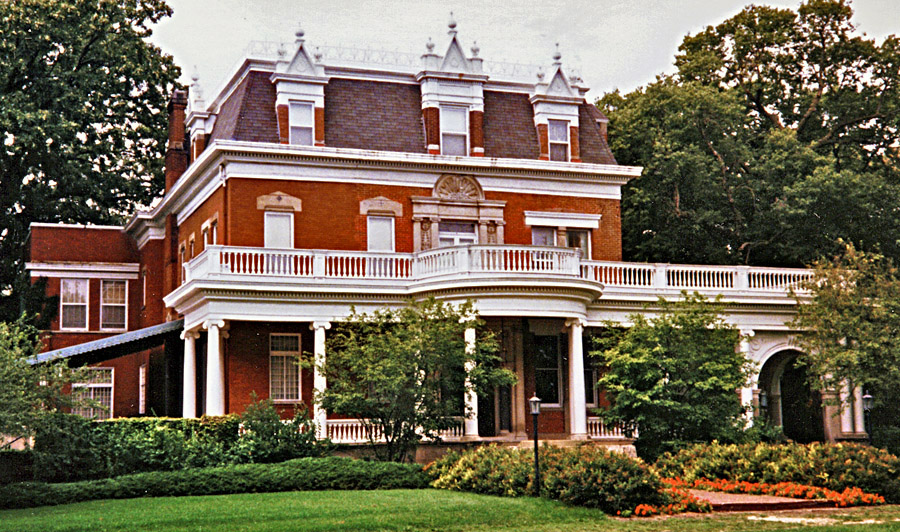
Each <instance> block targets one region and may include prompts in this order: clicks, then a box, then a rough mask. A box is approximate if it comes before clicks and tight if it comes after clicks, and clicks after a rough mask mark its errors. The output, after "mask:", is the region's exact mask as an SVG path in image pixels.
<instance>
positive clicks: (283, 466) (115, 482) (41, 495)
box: [0, 457, 428, 509]
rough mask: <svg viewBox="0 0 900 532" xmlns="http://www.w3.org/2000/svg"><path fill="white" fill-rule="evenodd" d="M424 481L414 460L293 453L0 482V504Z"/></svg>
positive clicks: (407, 485) (410, 485)
mask: <svg viewBox="0 0 900 532" xmlns="http://www.w3.org/2000/svg"><path fill="white" fill-rule="evenodd" d="M427 485H428V479H427V477H426V476H425V475H424V474H423V473H422V468H421V467H420V466H418V465H415V464H397V463H390V462H364V461H361V460H352V459H350V458H336V457H329V458H298V459H296V460H290V461H287V462H282V463H280V464H240V465H231V466H226V467H216V468H204V469H189V470H182V471H155V472H150V473H139V474H135V475H125V476H121V477H117V478H111V479H102V480H89V481H83V482H72V483H65V484H48V483H43V482H22V483H19V484H11V485H8V486H2V487H0V508H4V509H10V508H30V507H35V506H48V505H56V504H69V503H74V502H81V501H89V500H98V499H130V498H137V497H164V496H174V497H180V496H188V495H221V494H234V493H261V492H279V491H313V490H372V489H418V488H424V487H426V486H427Z"/></svg>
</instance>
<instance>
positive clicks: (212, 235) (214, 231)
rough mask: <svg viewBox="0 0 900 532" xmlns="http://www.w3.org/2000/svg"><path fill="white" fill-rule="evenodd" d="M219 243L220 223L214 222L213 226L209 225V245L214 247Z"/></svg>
mask: <svg viewBox="0 0 900 532" xmlns="http://www.w3.org/2000/svg"><path fill="white" fill-rule="evenodd" d="M218 241H219V221H218V220H213V221H212V223H211V224H209V243H210V244H212V245H213V246H215V245H216V243H218Z"/></svg>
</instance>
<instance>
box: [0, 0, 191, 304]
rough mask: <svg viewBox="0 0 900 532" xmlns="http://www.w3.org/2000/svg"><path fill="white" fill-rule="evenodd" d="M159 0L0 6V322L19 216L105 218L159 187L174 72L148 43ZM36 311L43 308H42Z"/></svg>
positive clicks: (12, 285) (20, 233)
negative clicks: (167, 109)
mask: <svg viewBox="0 0 900 532" xmlns="http://www.w3.org/2000/svg"><path fill="white" fill-rule="evenodd" d="M169 15H171V9H170V8H169V7H168V6H167V5H166V4H165V2H164V1H163V0H135V1H130V2H122V1H118V0H21V1H16V2H0V35H2V36H3V38H2V39H0V132H2V137H0V175H2V176H3V179H2V180H0V320H2V321H11V320H14V319H15V317H16V316H17V315H18V313H19V303H20V298H21V300H24V301H26V302H27V303H29V304H32V305H35V306H34V308H29V309H28V310H30V311H33V312H40V311H45V314H46V312H51V313H52V312H55V308H54V307H53V306H46V307H44V306H43V305H41V298H39V297H37V293H36V291H35V290H33V289H32V287H31V285H30V283H29V282H28V281H27V279H26V278H25V277H24V275H23V271H24V252H25V246H24V245H23V244H24V242H25V240H26V237H27V235H28V227H29V224H30V223H31V222H80V223H108V222H113V221H118V220H120V219H121V216H123V215H124V214H126V213H128V212H130V211H131V210H132V209H133V207H134V205H135V204H144V205H146V204H149V202H150V201H151V200H152V199H153V198H154V197H155V196H156V195H157V194H158V193H159V191H160V190H162V188H163V183H164V181H163V155H164V151H165V140H166V132H167V127H166V116H167V115H166V99H167V97H168V94H169V92H170V91H171V90H172V89H173V88H174V87H175V85H176V80H177V79H178V76H179V75H180V69H179V68H178V67H176V66H175V64H174V63H173V61H172V57H171V56H168V55H165V54H163V53H162V52H161V51H160V50H159V48H157V47H156V46H154V45H152V44H151V43H150V42H149V41H148V40H147V37H149V36H150V34H151V30H150V26H151V25H153V24H155V23H157V22H158V21H159V20H161V19H162V18H164V17H167V16H169ZM43 317H44V318H46V315H45V316H43Z"/></svg>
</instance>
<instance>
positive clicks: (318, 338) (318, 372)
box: [309, 321, 331, 439]
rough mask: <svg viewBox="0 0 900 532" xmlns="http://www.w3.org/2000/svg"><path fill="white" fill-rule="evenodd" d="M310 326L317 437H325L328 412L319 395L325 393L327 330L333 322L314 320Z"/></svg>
mask: <svg viewBox="0 0 900 532" xmlns="http://www.w3.org/2000/svg"><path fill="white" fill-rule="evenodd" d="M309 328H310V329H312V330H313V331H314V332H315V338H314V340H313V357H314V365H313V389H314V390H315V394H314V395H315V397H313V421H314V422H315V424H316V438H319V439H323V438H326V437H327V436H328V426H327V425H328V413H327V412H326V411H325V409H324V408H322V407H321V406H319V401H318V397H320V396H321V394H323V393H325V386H326V382H325V374H324V373H322V369H321V367H322V366H323V365H325V331H327V330H328V329H330V328H331V323H330V322H327V321H314V322H312V323H310V324H309Z"/></svg>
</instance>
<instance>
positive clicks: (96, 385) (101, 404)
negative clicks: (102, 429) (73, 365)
mask: <svg viewBox="0 0 900 532" xmlns="http://www.w3.org/2000/svg"><path fill="white" fill-rule="evenodd" d="M72 395H73V397H74V399H75V400H76V401H78V402H79V403H81V404H79V406H77V407H76V408H74V409H73V413H75V414H78V415H79V416H83V417H86V418H88V419H109V418H111V417H112V409H113V368H87V379H85V382H77V383H73V384H72Z"/></svg>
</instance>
